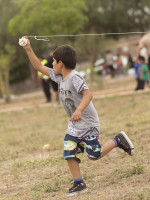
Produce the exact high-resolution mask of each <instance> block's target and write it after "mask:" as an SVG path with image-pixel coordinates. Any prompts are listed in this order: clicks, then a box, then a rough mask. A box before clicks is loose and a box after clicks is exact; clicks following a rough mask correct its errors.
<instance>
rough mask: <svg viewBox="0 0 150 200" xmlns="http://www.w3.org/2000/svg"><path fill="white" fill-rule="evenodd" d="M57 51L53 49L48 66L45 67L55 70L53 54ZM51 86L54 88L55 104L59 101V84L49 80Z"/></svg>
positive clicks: (53, 99) (53, 100) (53, 97)
mask: <svg viewBox="0 0 150 200" xmlns="http://www.w3.org/2000/svg"><path fill="white" fill-rule="evenodd" d="M54 50H55V49H53V50H52V51H51V52H50V53H49V55H48V57H47V58H46V59H47V64H46V65H45V66H47V67H49V68H53V52H54ZM49 84H50V85H51V86H52V89H53V91H52V102H53V103H54V104H56V103H57V101H58V84H57V83H56V82H54V81H53V80H51V79H50V80H49Z"/></svg>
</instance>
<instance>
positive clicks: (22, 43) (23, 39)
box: [19, 37, 27, 47]
mask: <svg viewBox="0 0 150 200" xmlns="http://www.w3.org/2000/svg"><path fill="white" fill-rule="evenodd" d="M19 45H20V46H22V47H24V46H26V45H27V39H26V38H24V37H22V38H20V39H19Z"/></svg>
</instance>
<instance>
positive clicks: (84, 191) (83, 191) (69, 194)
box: [67, 188, 88, 197]
mask: <svg viewBox="0 0 150 200" xmlns="http://www.w3.org/2000/svg"><path fill="white" fill-rule="evenodd" d="M87 191H88V188H85V189H84V190H81V191H79V192H73V193H67V196H68V197H72V196H77V195H80V194H84V193H86V192H87Z"/></svg>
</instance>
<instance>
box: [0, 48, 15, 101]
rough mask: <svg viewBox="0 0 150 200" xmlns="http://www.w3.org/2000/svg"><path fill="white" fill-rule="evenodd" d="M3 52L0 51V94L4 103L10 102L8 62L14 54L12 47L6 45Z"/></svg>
mask: <svg viewBox="0 0 150 200" xmlns="http://www.w3.org/2000/svg"><path fill="white" fill-rule="evenodd" d="M4 50H5V51H4V52H3V51H1V54H0V60H1V62H0V93H1V94H2V96H3V97H5V99H6V101H7V102H9V101H10V91H9V69H10V60H11V57H12V55H13V54H14V49H12V46H11V45H9V44H7V45H5V49H4Z"/></svg>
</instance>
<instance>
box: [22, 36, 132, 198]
mask: <svg viewBox="0 0 150 200" xmlns="http://www.w3.org/2000/svg"><path fill="white" fill-rule="evenodd" d="M26 39H27V41H28V42H27V45H26V46H25V47H23V48H24V49H25V50H26V53H27V55H28V57H29V59H30V62H31V64H32V65H33V67H34V68H35V69H36V70H38V71H40V72H41V73H42V74H45V75H47V76H49V77H50V78H51V79H52V80H53V81H55V82H57V83H58V86H59V97H60V99H61V101H62V103H63V105H64V108H65V110H66V112H67V114H68V117H69V123H68V129H67V132H66V136H65V138H64V159H66V161H67V163H68V166H69V169H70V172H71V174H72V176H73V179H74V184H73V186H72V187H71V188H70V189H69V190H68V192H67V193H68V195H75V194H77V193H80V192H82V191H86V189H87V187H86V184H85V183H84V181H83V179H82V176H81V173H80V168H79V163H80V159H79V158H78V157H77V153H81V152H82V153H83V152H84V148H85V149H86V153H87V156H88V157H89V159H90V160H98V159H100V158H102V157H103V156H105V155H106V154H108V153H109V152H110V151H111V150H112V149H114V148H115V147H119V148H121V149H123V150H124V151H125V152H127V153H128V154H129V155H133V152H134V146H133V144H132V142H131V141H130V139H129V138H128V136H127V135H126V133H125V132H123V131H121V132H120V133H118V135H116V136H115V137H114V138H113V139H112V140H110V141H108V142H107V143H106V144H104V145H103V146H101V145H100V143H99V129H100V122H99V118H98V114H97V112H96V110H95V108H94V105H93V103H92V94H91V93H90V91H89V88H88V86H87V85H86V82H85V80H84V79H83V78H82V76H81V75H80V74H79V73H78V72H77V71H75V70H74V69H75V66H76V60H77V56H76V51H75V50H74V49H73V48H72V47H71V46H69V45H62V46H60V47H58V48H57V49H56V50H55V51H54V53H53V69H52V68H51V69H49V68H47V67H46V66H42V64H41V62H40V61H39V59H38V58H37V57H36V55H35V54H34V52H33V50H32V48H31V46H30V42H29V40H28V38H27V37H26Z"/></svg>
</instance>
